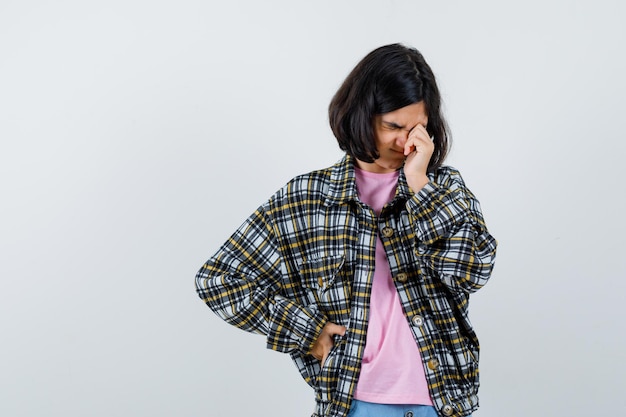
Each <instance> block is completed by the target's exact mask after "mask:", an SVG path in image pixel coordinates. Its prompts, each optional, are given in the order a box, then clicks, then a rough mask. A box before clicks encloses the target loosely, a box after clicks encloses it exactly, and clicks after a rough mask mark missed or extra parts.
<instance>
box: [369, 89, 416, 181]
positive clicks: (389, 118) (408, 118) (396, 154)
mask: <svg viewBox="0 0 626 417" xmlns="http://www.w3.org/2000/svg"><path fill="white" fill-rule="evenodd" d="M427 124H428V116H427V115H426V105H425V104H424V101H420V102H418V103H413V104H409V105H408V106H406V107H402V108H399V109H398V110H394V111H392V112H389V113H384V114H380V115H377V116H375V117H374V139H375V141H376V149H377V150H378V154H379V155H380V157H379V158H378V159H376V160H375V161H374V162H372V163H367V162H363V161H360V160H357V165H358V167H359V168H361V169H363V170H365V171H370V172H377V173H385V172H392V171H395V170H397V169H398V168H400V167H401V166H402V164H404V159H405V158H406V157H405V156H404V144H405V143H406V141H407V139H408V137H409V132H410V131H411V130H412V129H413V128H414V127H415V126H417V125H422V126H424V127H426V125H427Z"/></svg>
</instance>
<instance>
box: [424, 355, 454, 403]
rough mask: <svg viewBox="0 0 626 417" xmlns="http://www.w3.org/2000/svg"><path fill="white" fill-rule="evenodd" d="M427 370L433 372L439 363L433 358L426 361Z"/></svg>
mask: <svg viewBox="0 0 626 417" xmlns="http://www.w3.org/2000/svg"><path fill="white" fill-rule="evenodd" d="M428 368H429V369H431V370H433V371H434V370H435V369H437V368H439V361H438V360H437V359H435V358H433V359H431V360H429V361H428ZM446 415H449V414H446Z"/></svg>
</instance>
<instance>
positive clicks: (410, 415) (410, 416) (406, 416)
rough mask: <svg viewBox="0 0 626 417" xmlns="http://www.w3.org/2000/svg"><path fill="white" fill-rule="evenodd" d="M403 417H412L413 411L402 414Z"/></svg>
mask: <svg viewBox="0 0 626 417" xmlns="http://www.w3.org/2000/svg"><path fill="white" fill-rule="evenodd" d="M404 417H413V411H407V412H406V413H405V414H404Z"/></svg>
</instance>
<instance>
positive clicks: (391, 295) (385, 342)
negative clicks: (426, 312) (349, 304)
mask: <svg viewBox="0 0 626 417" xmlns="http://www.w3.org/2000/svg"><path fill="white" fill-rule="evenodd" d="M355 172H356V184H357V189H358V193H359V199H360V200H361V201H362V202H363V203H365V204H367V205H368V206H370V207H371V208H372V209H373V210H374V211H375V212H376V214H379V213H380V211H381V209H382V208H383V206H384V205H385V204H387V203H388V202H390V201H391V200H392V199H393V197H394V196H395V192H396V186H397V184H398V174H399V172H398V171H396V172H391V173H385V174H377V173H372V172H368V171H363V170H361V169H358V168H356V169H355ZM354 398H356V399H357V400H361V401H367V402H372V403H378V404H413V405H417V404H420V405H433V403H432V400H431V399H430V395H429V393H428V386H427V383H426V376H425V375H424V367H423V365H422V358H421V356H420V352H419V349H418V347H417V344H416V343H415V339H414V338H413V334H412V333H411V329H410V328H409V324H408V322H407V319H406V317H405V316H404V313H403V311H402V305H401V304H400V298H399V297H398V291H397V290H396V287H395V285H394V283H393V280H392V278H391V271H390V269H389V263H388V262H387V256H386V255H385V250H384V249H383V244H382V242H381V240H380V237H377V238H376V267H375V271H374V282H373V284H372V295H371V301H370V316H369V324H368V327H367V342H366V344H365V351H364V354H363V363H362V366H361V375H360V377H359V382H358V384H357V388H356V391H355V393H354Z"/></svg>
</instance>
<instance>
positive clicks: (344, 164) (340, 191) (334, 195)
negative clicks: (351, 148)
mask: <svg viewBox="0 0 626 417" xmlns="http://www.w3.org/2000/svg"><path fill="white" fill-rule="evenodd" d="M354 162H355V161H354V158H353V157H351V156H350V155H347V154H346V155H344V157H343V158H341V160H340V161H339V162H337V163H336V164H335V165H333V166H332V167H331V172H330V187H329V189H328V194H327V195H326V200H325V201H324V205H326V206H332V205H340V204H344V203H347V202H349V201H353V200H354V201H356V200H358V199H359V194H358V192H357V189H356V177H355V174H354ZM412 195H413V192H412V191H411V189H410V188H409V186H408V184H407V182H406V177H405V175H404V170H403V169H400V175H399V176H398V187H397V188H396V196H395V197H394V199H393V202H392V203H396V202H397V201H398V200H403V201H406V200H408V199H409V198H411V196H412Z"/></svg>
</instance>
